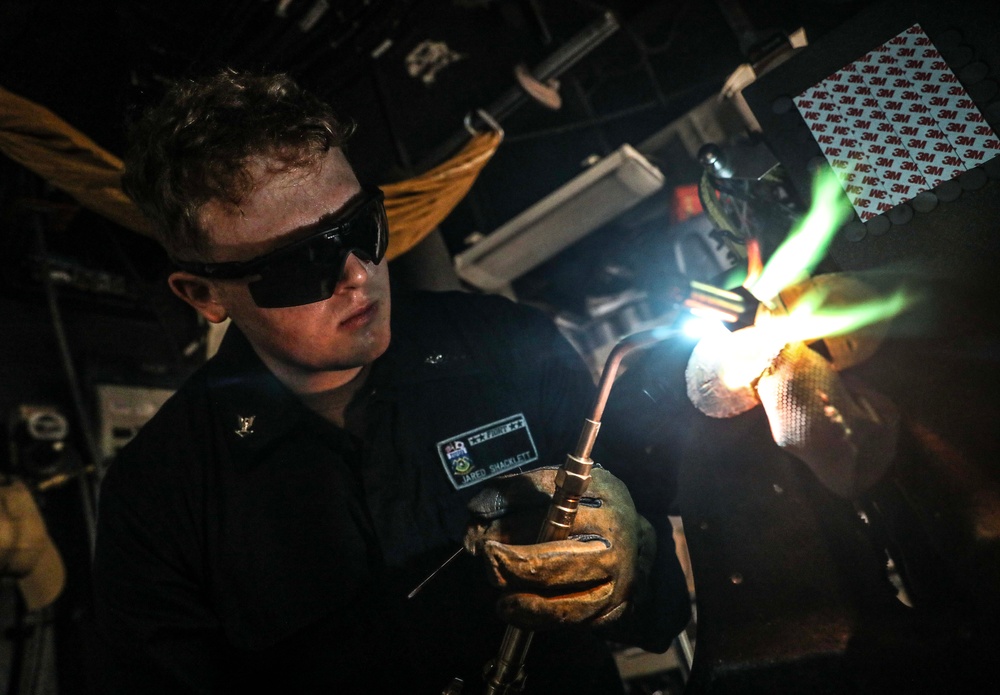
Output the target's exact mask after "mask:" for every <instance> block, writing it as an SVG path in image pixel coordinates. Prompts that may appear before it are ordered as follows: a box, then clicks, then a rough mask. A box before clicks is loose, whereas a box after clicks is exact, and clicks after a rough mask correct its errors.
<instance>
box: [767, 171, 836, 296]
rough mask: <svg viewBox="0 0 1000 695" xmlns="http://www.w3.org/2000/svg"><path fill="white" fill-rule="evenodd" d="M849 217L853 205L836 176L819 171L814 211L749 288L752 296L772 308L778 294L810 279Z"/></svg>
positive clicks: (796, 229) (792, 233) (810, 209)
mask: <svg viewBox="0 0 1000 695" xmlns="http://www.w3.org/2000/svg"><path fill="white" fill-rule="evenodd" d="M849 214H850V205H849V204H848V203H847V199H846V198H845V197H844V195H843V192H842V190H841V188H840V183H839V182H838V181H837V177H836V174H834V173H833V170H832V169H828V168H825V167H824V168H823V169H820V171H819V173H818V174H817V175H816V179H815V181H814V182H813V204H812V207H810V208H809V212H808V213H807V214H806V216H805V217H804V218H802V220H801V221H800V222H799V224H798V225H797V226H796V227H795V229H793V230H792V231H791V233H790V234H789V235H788V238H787V239H785V241H784V243H783V244H782V245H781V246H780V247H778V250H777V251H775V252H774V254H773V255H772V256H771V258H770V260H768V262H767V264H766V265H765V266H764V270H763V271H762V272H761V274H760V277H759V278H757V281H756V282H754V283H753V285H752V286H751V287H748V288H747V289H748V290H750V293H751V294H752V295H753V296H754V297H756V298H757V299H759V300H760V301H762V302H764V303H765V304H768V305H770V303H771V300H772V299H774V298H775V297H776V296H777V295H778V292H780V291H781V290H783V289H784V288H786V287H788V286H789V285H792V284H794V283H796V282H798V281H800V280H804V279H805V278H807V277H808V276H809V274H810V273H812V271H813V269H814V268H815V267H816V265H817V264H818V263H819V262H820V260H822V258H823V256H824V255H826V250H827V249H828V248H829V246H830V242H831V241H833V236H834V234H835V233H836V232H837V229H838V228H839V227H840V225H841V223H842V222H843V221H844V220H846V219H847V216H848V215H849Z"/></svg>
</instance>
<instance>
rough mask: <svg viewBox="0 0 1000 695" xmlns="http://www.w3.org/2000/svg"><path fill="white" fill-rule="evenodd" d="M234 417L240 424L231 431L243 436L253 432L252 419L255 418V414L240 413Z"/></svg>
mask: <svg viewBox="0 0 1000 695" xmlns="http://www.w3.org/2000/svg"><path fill="white" fill-rule="evenodd" d="M236 419H237V420H239V423H240V426H239V427H237V428H236V429H235V430H233V431H234V432H235V433H236V434H237V435H238V436H240V437H245V436H247V435H248V434H253V421H254V420H255V419H257V416H256V415H251V416H249V417H243V416H242V415H237V416H236Z"/></svg>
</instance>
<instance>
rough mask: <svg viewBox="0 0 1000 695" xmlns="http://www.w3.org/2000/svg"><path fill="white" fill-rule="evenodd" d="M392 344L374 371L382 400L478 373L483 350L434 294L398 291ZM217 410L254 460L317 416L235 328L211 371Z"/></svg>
mask: <svg viewBox="0 0 1000 695" xmlns="http://www.w3.org/2000/svg"><path fill="white" fill-rule="evenodd" d="M390 320H391V322H392V339H391V342H390V344H389V348H388V350H386V352H385V354H383V355H382V356H381V357H379V358H378V359H377V360H376V361H375V362H374V364H373V365H372V371H371V374H370V376H369V378H368V383H367V384H366V385H365V386H364V387H363V391H364V392H367V394H369V395H371V396H373V397H375V398H377V399H382V400H393V399H396V398H399V397H400V396H401V390H404V389H406V388H407V387H408V386H412V385H415V384H421V383H426V382H428V381H435V380H439V379H444V378H452V377H455V376H459V375H462V374H467V373H470V372H473V371H476V366H475V360H472V359H471V358H470V355H471V354H472V351H473V350H474V349H475V346H472V345H467V344H466V343H465V341H464V340H462V339H461V338H460V336H461V335H462V333H463V332H462V331H461V330H460V327H459V326H452V325H450V322H449V321H450V320H451V318H450V314H449V312H447V311H446V310H443V309H442V305H441V302H440V301H439V300H438V299H437V298H435V296H434V294H433V293H426V292H410V291H401V290H399V289H398V288H397V289H394V291H393V297H392V316H391V318H390ZM207 378H208V383H209V388H210V392H211V394H212V399H213V404H214V405H215V408H216V410H217V412H218V413H219V417H221V421H222V425H223V430H224V436H225V437H226V440H227V441H228V442H229V443H230V445H231V446H233V447H235V448H236V449H237V450H241V451H244V452H246V453H247V454H250V455H252V454H253V452H258V451H262V450H264V449H265V448H266V447H267V446H268V445H269V444H271V443H272V442H275V441H277V440H279V439H281V438H283V437H285V436H286V435H288V434H289V433H290V432H292V430H293V429H295V428H296V427H298V426H300V425H301V424H302V423H303V421H306V420H308V421H310V422H313V421H314V420H315V417H314V415H313V413H311V412H310V411H309V410H308V409H307V408H306V406H305V405H304V404H303V403H302V401H301V400H300V399H299V398H298V396H296V395H295V394H294V393H293V392H292V391H291V390H290V389H288V387H286V386H285V385H284V384H282V383H281V381H280V380H278V378H277V377H275V376H274V374H272V373H271V371H270V370H269V369H268V368H267V367H266V366H265V365H264V363H263V362H262V361H261V359H260V357H258V356H257V353H256V352H255V351H254V349H253V347H252V346H251V345H250V342H249V341H248V340H247V338H246V336H244V335H243V333H242V332H241V331H240V330H239V329H238V328H237V327H236V326H235V325H231V326H230V327H229V329H228V330H227V331H226V335H225V338H224V339H223V341H222V345H221V346H220V347H219V351H218V353H217V354H216V355H215V357H214V358H213V359H212V360H211V362H210V363H209V364H208V367H207Z"/></svg>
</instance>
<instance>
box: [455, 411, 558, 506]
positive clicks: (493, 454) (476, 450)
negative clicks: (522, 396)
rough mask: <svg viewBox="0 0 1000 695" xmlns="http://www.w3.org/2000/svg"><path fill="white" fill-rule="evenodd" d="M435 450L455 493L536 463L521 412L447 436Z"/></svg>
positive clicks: (531, 442)
mask: <svg viewBox="0 0 1000 695" xmlns="http://www.w3.org/2000/svg"><path fill="white" fill-rule="evenodd" d="M437 451H438V456H440V457H441V463H442V464H443V465H444V471H445V473H446V474H447V476H448V480H450V481H451V484H452V485H453V486H454V487H455V489H456V490H461V489H462V488H466V487H469V486H471V485H475V484H477V483H481V482H483V481H484V480H489V479H490V478H493V477H495V476H498V475H500V474H501V473H505V472H507V471H509V470H511V469H513V468H517V467H519V466H523V465H525V464H528V463H531V462H532V461H537V460H538V449H537V448H535V440H534V439H533V438H532V436H531V430H530V429H529V428H528V421H527V420H526V419H525V418H524V414H523V413H518V414H517V415H511V416H510V417H505V418H504V419H502V420H497V421H496V422H491V423H489V424H488V425H483V426H482V427H477V428H476V429H474V430H469V431H468V432H463V433H462V434H459V435H455V436H454V437H449V438H448V439H445V440H444V441H441V442H438V443H437Z"/></svg>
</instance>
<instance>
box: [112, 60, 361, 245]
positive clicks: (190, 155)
mask: <svg viewBox="0 0 1000 695" xmlns="http://www.w3.org/2000/svg"><path fill="white" fill-rule="evenodd" d="M353 131H354V124H353V123H345V122H342V121H340V120H339V119H338V118H337V116H336V115H335V114H334V112H333V110H332V108H331V107H330V106H329V105H328V104H326V103H324V102H323V101H322V100H320V99H319V98H317V97H316V96H314V95H312V94H310V93H309V92H307V91H305V90H304V89H302V88H301V87H299V85H298V84H296V83H295V82H294V81H293V80H292V79H291V78H290V77H289V76H288V75H285V74H270V75H260V74H249V73H240V72H237V71H234V70H224V71H221V72H219V73H216V74H214V75H212V76H210V77H206V78H202V79H198V80H184V81H178V82H175V83H173V84H172V85H171V87H170V88H169V89H168V91H167V93H166V95H165V96H164V98H163V100H162V101H161V102H160V104H159V105H157V106H155V107H153V108H151V109H149V110H148V111H146V112H145V113H144V114H143V115H142V117H141V118H140V119H139V120H138V121H137V123H136V124H135V125H134V127H133V128H132V129H131V131H130V133H129V147H128V150H127V152H126V155H125V173H124V174H123V176H122V186H123V188H124V189H125V192H126V194H128V195H129V197H131V198H132V199H133V200H134V201H135V202H136V204H137V205H138V206H139V209H140V210H141V211H142V213H143V214H144V215H145V216H146V217H147V218H148V219H149V220H150V222H151V223H152V224H153V227H154V229H155V231H156V234H157V237H158V239H159V241H160V243H161V244H162V245H163V247H164V248H165V249H166V250H167V252H168V253H169V254H170V255H171V256H173V257H175V258H184V257H185V256H188V257H190V256H193V255H194V256H199V255H202V254H203V253H204V252H205V250H206V248H205V239H204V236H203V234H202V232H201V230H199V228H198V210H199V208H201V206H202V205H204V204H205V203H207V202H208V201H209V200H213V199H217V200H220V201H224V202H228V203H230V204H232V205H234V206H236V205H239V204H240V203H241V202H242V201H243V200H245V198H246V196H247V195H249V194H250V193H251V192H252V190H253V186H254V180H253V177H252V175H251V174H250V172H249V170H248V164H249V163H250V160H251V159H252V158H255V157H260V156H265V157H268V158H270V159H273V160H274V161H275V163H276V164H277V165H278V166H279V167H281V168H285V167H297V166H302V165H308V164H309V163H310V162H311V161H312V160H313V159H315V158H317V157H318V156H321V155H322V154H323V153H325V152H327V151H329V150H330V149H331V148H336V147H342V146H343V145H344V143H345V142H346V141H347V139H348V138H349V137H350V135H351V133H352V132H353Z"/></svg>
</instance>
